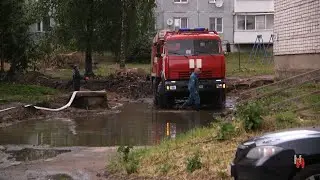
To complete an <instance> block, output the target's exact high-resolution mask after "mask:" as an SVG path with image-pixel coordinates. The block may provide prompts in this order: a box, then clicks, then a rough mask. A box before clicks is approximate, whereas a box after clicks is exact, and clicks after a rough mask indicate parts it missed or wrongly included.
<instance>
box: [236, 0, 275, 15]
mask: <svg viewBox="0 0 320 180" xmlns="http://www.w3.org/2000/svg"><path fill="white" fill-rule="evenodd" d="M234 12H235V13H259V12H263V13H265V12H274V1H273V0H235V4H234Z"/></svg>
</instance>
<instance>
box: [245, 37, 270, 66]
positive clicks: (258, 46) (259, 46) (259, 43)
mask: <svg viewBox="0 0 320 180" xmlns="http://www.w3.org/2000/svg"><path fill="white" fill-rule="evenodd" d="M261 51H262V53H264V57H266V56H267V51H266V47H265V45H264V43H263V39H262V35H257V38H256V41H255V43H254V45H253V48H252V51H251V53H250V56H249V63H250V62H251V61H253V62H254V61H255V59H256V57H257V55H258V54H257V53H259V52H261ZM252 56H253V57H252Z"/></svg>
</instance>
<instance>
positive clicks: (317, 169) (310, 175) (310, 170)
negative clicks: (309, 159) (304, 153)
mask: <svg viewBox="0 0 320 180" xmlns="http://www.w3.org/2000/svg"><path fill="white" fill-rule="evenodd" d="M319 176H320V164H313V165H309V166H307V167H305V168H304V169H302V170H301V171H300V172H298V173H297V174H296V175H295V176H294V177H293V178H292V180H307V179H315V177H319Z"/></svg>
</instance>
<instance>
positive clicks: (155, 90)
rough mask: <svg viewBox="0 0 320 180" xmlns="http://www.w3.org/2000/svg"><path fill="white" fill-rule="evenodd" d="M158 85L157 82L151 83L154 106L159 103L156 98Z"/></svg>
mask: <svg viewBox="0 0 320 180" xmlns="http://www.w3.org/2000/svg"><path fill="white" fill-rule="evenodd" d="M157 87H158V83H157V80H153V83H152V89H153V103H154V105H156V106H157V105H158V104H159V101H158V96H157V94H158V93H157V92H158V88H157Z"/></svg>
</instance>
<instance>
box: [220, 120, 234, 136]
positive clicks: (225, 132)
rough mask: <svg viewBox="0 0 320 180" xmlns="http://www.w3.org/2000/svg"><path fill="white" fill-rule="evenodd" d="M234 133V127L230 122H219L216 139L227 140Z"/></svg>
mask: <svg viewBox="0 0 320 180" xmlns="http://www.w3.org/2000/svg"><path fill="white" fill-rule="evenodd" d="M234 133H235V127H234V125H233V124H232V123H221V124H220V126H219V129H218V136H217V139H218V140H227V139H230V138H231V136H232V135H233V134H234Z"/></svg>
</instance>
